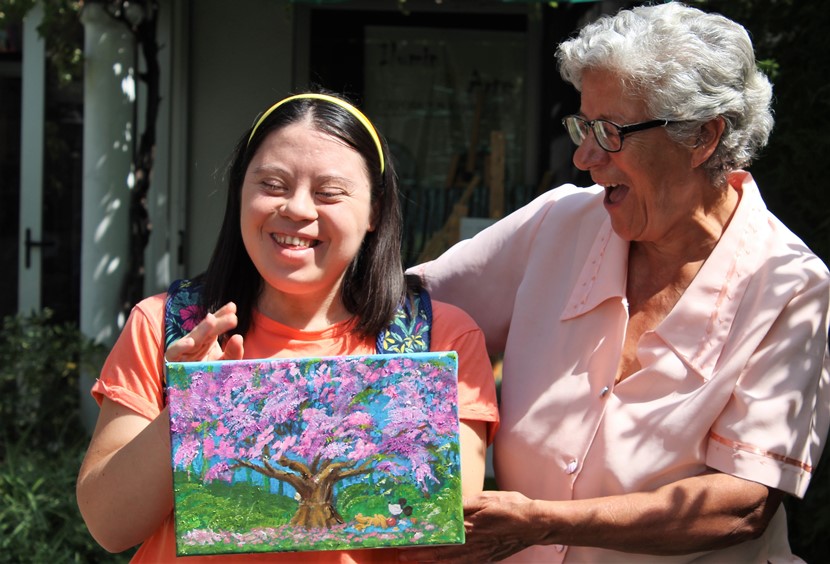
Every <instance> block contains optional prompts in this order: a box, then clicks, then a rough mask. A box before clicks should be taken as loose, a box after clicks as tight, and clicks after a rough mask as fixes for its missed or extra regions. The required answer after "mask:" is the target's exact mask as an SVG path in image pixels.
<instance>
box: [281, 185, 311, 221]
mask: <svg viewBox="0 0 830 564" xmlns="http://www.w3.org/2000/svg"><path fill="white" fill-rule="evenodd" d="M277 209H278V211H279V213H280V215H282V216H283V217H287V218H288V219H291V220H293V221H311V220H314V219H317V206H316V205H315V202H314V196H313V194H312V193H311V191H310V190H306V189H296V190H292V191H291V192H290V193H289V194H287V195H286V196H285V199H284V200H283V203H282V204H281V205H280V206H279V208H277Z"/></svg>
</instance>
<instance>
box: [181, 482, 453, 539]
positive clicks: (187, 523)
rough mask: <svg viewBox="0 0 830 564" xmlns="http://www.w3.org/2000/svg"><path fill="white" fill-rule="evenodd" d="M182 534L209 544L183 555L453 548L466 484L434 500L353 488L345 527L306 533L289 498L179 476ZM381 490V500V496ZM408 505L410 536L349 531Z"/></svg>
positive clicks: (401, 487) (406, 491)
mask: <svg viewBox="0 0 830 564" xmlns="http://www.w3.org/2000/svg"><path fill="white" fill-rule="evenodd" d="M175 482H176V499H177V504H178V511H179V513H178V514H177V515H176V521H177V527H178V529H179V531H178V533H179V536H180V537H181V536H182V535H188V534H190V535H191V537H192V538H197V537H198V536H199V535H203V536H202V537H198V538H203V539H204V540H203V541H202V542H203V544H192V543H190V542H188V543H185V542H183V541H180V542H179V549H180V551H181V553H182V554H184V555H198V554H216V553H221V552H238V551H239V550H240V547H239V541H240V539H242V540H243V541H244V545H245V546H244V551H246V552H268V551H275V550H276V551H290V550H307V549H313V550H342V549H343V548H344V547H348V546H354V547H355V548H375V547H383V546H402V545H406V544H413V543H415V542H418V543H428V544H445V543H448V542H454V540H455V539H456V535H457V529H458V526H459V519H460V514H459V512H458V509H457V508H458V507H460V504H461V499H460V494H459V493H458V492H459V491H460V478H459V477H457V476H454V477H451V478H448V479H447V480H446V481H445V482H444V483H443V485H442V488H441V489H439V490H438V491H436V492H435V493H433V494H432V495H429V494H424V493H423V492H422V491H421V490H419V489H418V488H416V487H415V486H413V485H411V484H393V483H392V480H381V481H380V483H379V484H378V483H375V484H373V483H369V482H367V483H356V484H351V485H349V486H347V487H345V488H343V489H342V491H340V492H338V499H337V509H338V511H339V512H340V514H341V515H342V516H343V518H344V519H345V521H346V523H344V525H342V526H341V530H338V531H327V530H316V531H302V530H297V529H295V528H293V527H290V526H288V523H289V521H290V520H291V517H292V516H293V515H294V512H295V511H296V509H297V502H296V501H294V500H293V499H292V498H290V497H287V496H285V495H280V494H275V493H271V492H269V491H267V490H266V489H265V488H264V487H263V486H260V485H253V484H244V483H236V484H233V485H231V484H227V483H224V482H212V483H210V484H207V485H205V484H201V483H199V482H198V481H196V480H193V479H190V478H189V477H188V476H187V474H186V473H183V472H176V474H175ZM377 491H381V495H377V494H375V493H374V492H377ZM400 498H404V499H406V500H407V505H409V506H410V507H412V510H413V511H412V515H411V516H410V520H411V521H412V525H411V528H410V529H408V530H407V532H406V533H405V534H401V533H400V532H398V531H395V530H393V529H392V528H391V527H390V529H389V531H388V532H387V531H380V532H378V531H374V532H368V531H367V532H366V533H365V534H363V533H360V532H355V531H354V530H346V529H347V528H351V527H353V526H354V524H355V522H356V520H355V516H356V515H357V514H362V515H367V516H371V515H375V514H381V515H388V511H389V510H388V504H389V503H393V502H397V500H398V499H400Z"/></svg>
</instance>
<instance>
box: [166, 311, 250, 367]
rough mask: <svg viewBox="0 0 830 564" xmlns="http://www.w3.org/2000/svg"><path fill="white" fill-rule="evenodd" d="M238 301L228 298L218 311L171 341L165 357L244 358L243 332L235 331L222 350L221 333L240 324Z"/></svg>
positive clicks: (188, 359)
mask: <svg viewBox="0 0 830 564" xmlns="http://www.w3.org/2000/svg"><path fill="white" fill-rule="evenodd" d="M236 324H237V318H236V304H234V303H233V302H228V303H226V304H225V305H223V306H222V307H221V308H219V309H218V310H217V311H216V313H208V314H207V315H206V316H205V318H204V319H203V320H202V321H201V322H200V323H199V324H198V325H197V326H196V327H194V328H193V331H191V332H190V333H188V334H187V335H185V336H184V337H182V338H181V339H179V340H178V341H176V342H175V343H173V344H172V345H170V347H169V348H168V349H167V354H165V355H164V356H165V358H166V359H167V360H168V361H170V362H195V361H203V360H240V359H241V358H242V353H243V346H242V335H234V336H232V337H231V338H230V339H228V342H227V343H225V349H224V350H222V347H221V345H220V344H219V337H220V336H221V335H223V334H224V333H226V332H228V331H230V330H231V329H233V328H234V327H236Z"/></svg>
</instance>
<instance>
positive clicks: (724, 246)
mask: <svg viewBox="0 0 830 564" xmlns="http://www.w3.org/2000/svg"><path fill="white" fill-rule="evenodd" d="M729 183H730V184H732V185H733V186H734V187H736V188H737V189H738V190H739V191H740V192H741V198H740V201H739V202H738V206H737V208H736V209H735V213H734V214H733V216H732V219H731V221H730V222H729V225H728V226H727V228H726V230H725V231H724V233H723V235H722V236H721V239H720V241H718V243H717V245H715V248H714V249H713V250H712V253H711V254H710V255H709V258H707V259H706V262H705V263H704V264H703V267H701V269H700V272H698V274H697V276H695V279H694V280H693V281H692V283H691V284H690V285H689V287H688V288H687V289H686V291H685V292H684V293H683V295H682V296H681V297H680V300H679V301H678V303H677V304H675V306H674V308H673V309H672V311H671V312H670V313H669V315H668V316H666V318H665V319H664V320H663V321H662V322H661V323H660V324H659V325H658V326H657V328H656V329H655V330H654V332H655V333H657V334H658V335H659V336H660V337H661V339H662V340H663V341H665V343H666V344H667V345H668V346H669V347H670V348H672V349H673V350H674V351H675V353H676V354H678V355H679V356H681V357H683V358H684V359H685V361H686V362H687V363H688V364H689V365H691V366H692V367H693V368H694V369H695V370H697V371H698V372H700V373H701V375H703V376H704V377H707V376H708V375H710V374H711V372H712V371H713V370H714V368H715V364H716V362H717V360H718V358H719V357H720V354H721V352H722V350H723V347H724V345H725V342H726V337H727V335H728V334H729V331H730V329H731V326H732V321H733V320H734V318H735V314H736V313H737V310H738V306H739V304H740V298H741V297H742V296H743V292H744V289H745V287H746V284H747V283H748V281H749V278H750V275H751V273H752V272H754V271H755V270H756V268H757V262H758V261H759V260H762V258H763V245H764V244H765V243H764V242H763V239H764V238H763V237H762V236H761V232H762V230H763V228H764V227H763V226H764V222H765V221H766V217H767V216H766V213H763V212H765V211H766V206H765V204H764V202H763V200H762V199H761V195H760V193H759V192H758V188H757V186H756V185H755V182H754V181H753V179H752V176H751V175H750V174H749V173H748V172H744V171H738V172H735V173H733V174H731V175H730V177H729ZM628 247H629V245H628V242H627V241H624V240H622V239H621V238H620V237H619V236H618V235H617V234H616V233H615V232H614V230H613V229H612V228H611V220H610V218H608V217H606V218H605V220H604V221H603V224H602V226H601V227H600V229H599V230H598V231H597V236H596V239H595V240H594V244H593V246H592V248H591V251H590V253H589V254H588V257H587V260H586V261H585V264H584V265H583V267H582V271H581V272H580V274H579V277H578V278H577V282H576V284H575V286H574V288H573V290H572V291H571V295H570V298H569V299H568V302H567V304H566V306H565V310H564V312H563V313H562V316H561V317H560V320H561V321H566V320H568V319H573V318H575V317H579V316H580V315H584V314H585V313H587V312H589V311H591V310H592V309H594V308H595V307H597V306H598V305H599V304H601V303H602V302H604V301H606V300H608V299H611V298H618V299H621V300H623V301H624V300H625V288H626V275H627V269H628Z"/></svg>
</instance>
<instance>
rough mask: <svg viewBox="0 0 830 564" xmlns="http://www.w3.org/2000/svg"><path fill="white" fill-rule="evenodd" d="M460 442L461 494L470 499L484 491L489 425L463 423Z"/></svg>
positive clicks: (464, 421)
mask: <svg viewBox="0 0 830 564" xmlns="http://www.w3.org/2000/svg"><path fill="white" fill-rule="evenodd" d="M459 442H460V443H461V445H460V446H461V494H462V495H463V496H464V497H468V496H472V495H475V494H477V493H480V492H481V491H482V490H483V489H484V465H485V455H486V452H487V423H486V422H485V421H469V420H463V421H461V425H460V426H459Z"/></svg>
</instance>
